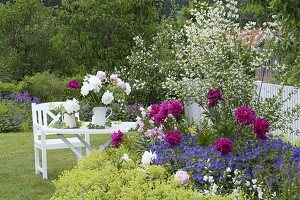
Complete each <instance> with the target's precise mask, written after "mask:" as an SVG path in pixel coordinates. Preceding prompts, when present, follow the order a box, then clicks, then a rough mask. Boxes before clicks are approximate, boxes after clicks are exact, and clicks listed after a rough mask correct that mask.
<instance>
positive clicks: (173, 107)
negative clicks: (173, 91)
mask: <svg viewBox="0 0 300 200" xmlns="http://www.w3.org/2000/svg"><path fill="white" fill-rule="evenodd" d="M167 110H168V114H171V115H173V116H180V115H181V114H182V113H183V105H182V103H181V102H179V101H176V100H173V101H169V102H168V107H167Z"/></svg>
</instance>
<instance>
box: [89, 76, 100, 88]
mask: <svg viewBox="0 0 300 200" xmlns="http://www.w3.org/2000/svg"><path fill="white" fill-rule="evenodd" d="M88 82H89V84H90V86H91V89H92V90H93V91H94V92H99V90H100V87H101V84H102V82H101V80H100V79H99V78H98V77H97V76H93V75H91V76H90V77H89V79H88Z"/></svg>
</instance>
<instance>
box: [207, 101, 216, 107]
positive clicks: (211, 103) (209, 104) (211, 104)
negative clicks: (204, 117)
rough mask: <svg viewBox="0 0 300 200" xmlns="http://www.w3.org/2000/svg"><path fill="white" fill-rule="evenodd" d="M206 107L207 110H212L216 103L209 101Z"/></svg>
mask: <svg viewBox="0 0 300 200" xmlns="http://www.w3.org/2000/svg"><path fill="white" fill-rule="evenodd" d="M207 106H208V107H209V108H213V107H215V106H216V102H214V101H209V102H208V104H207Z"/></svg>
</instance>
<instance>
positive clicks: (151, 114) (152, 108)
mask: <svg viewBox="0 0 300 200" xmlns="http://www.w3.org/2000/svg"><path fill="white" fill-rule="evenodd" d="M159 110H160V106H159V105H158V104H152V105H151V106H150V108H149V112H148V117H149V118H151V117H154V116H155V115H156V114H157V113H158V112H159Z"/></svg>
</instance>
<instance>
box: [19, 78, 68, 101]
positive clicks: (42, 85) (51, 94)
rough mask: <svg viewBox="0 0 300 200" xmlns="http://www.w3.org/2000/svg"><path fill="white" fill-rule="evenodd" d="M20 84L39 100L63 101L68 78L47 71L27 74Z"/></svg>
mask: <svg viewBox="0 0 300 200" xmlns="http://www.w3.org/2000/svg"><path fill="white" fill-rule="evenodd" d="M20 84H21V85H22V86H23V88H24V90H26V91H28V92H29V93H30V94H31V95H32V96H37V97H39V98H40V100H41V102H51V101H64V100H65V98H66V95H67V84H68V80H66V79H63V78H60V77H59V76H57V75H55V74H50V73H48V72H43V73H37V74H35V75H33V76H27V77H25V78H24V79H23V81H22V82H20Z"/></svg>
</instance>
